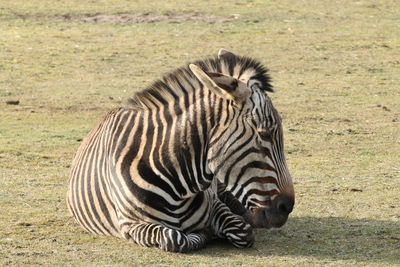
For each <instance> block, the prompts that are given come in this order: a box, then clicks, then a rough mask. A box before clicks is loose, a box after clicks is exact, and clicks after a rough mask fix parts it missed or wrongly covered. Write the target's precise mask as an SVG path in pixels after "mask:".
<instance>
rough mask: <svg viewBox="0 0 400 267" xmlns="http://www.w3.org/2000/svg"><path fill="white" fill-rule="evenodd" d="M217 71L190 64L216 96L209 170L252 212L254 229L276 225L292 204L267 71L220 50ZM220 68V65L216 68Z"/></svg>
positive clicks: (292, 199)
mask: <svg viewBox="0 0 400 267" xmlns="http://www.w3.org/2000/svg"><path fill="white" fill-rule="evenodd" d="M218 60H219V62H217V64H216V67H214V68H211V67H209V68H207V66H201V67H202V68H200V67H198V66H196V65H193V64H192V65H190V69H191V71H192V72H193V73H194V74H195V76H196V77H197V78H198V79H199V80H200V81H201V82H202V84H203V85H204V86H205V87H207V88H208V89H209V90H211V91H213V92H214V93H215V94H216V95H217V96H219V97H217V98H216V99H217V100H216V102H218V106H219V107H218V110H220V114H219V123H217V124H216V125H215V126H214V128H213V129H211V137H210V141H209V151H208V167H209V169H210V171H211V172H212V173H213V174H214V175H215V176H216V178H217V179H218V180H219V181H220V182H222V183H223V184H224V185H226V189H227V190H229V191H231V192H232V193H233V195H235V196H236V197H237V198H238V199H239V200H240V201H241V203H242V204H243V205H244V206H245V207H246V208H247V209H248V210H250V211H251V213H252V219H253V224H254V225H255V226H257V227H264V228H271V227H281V226H282V225H284V224H285V222H286V220H287V218H288V215H289V213H290V212H291V211H292V209H293V206H294V188H293V184H292V178H291V176H290V173H289V170H288V168H287V165H286V161H285V155H284V145H283V130H282V119H281V117H280V115H279V113H278V112H277V110H276V109H275V108H274V106H273V105H272V102H271V100H270V98H269V97H268V95H267V93H266V91H272V89H271V86H270V85H269V77H268V76H267V74H266V69H265V68H263V67H262V66H261V64H259V63H258V62H256V61H254V60H251V59H249V58H245V57H238V56H236V55H234V54H232V53H231V52H228V51H226V50H221V51H220V52H219V55H218ZM218 64H219V65H218Z"/></svg>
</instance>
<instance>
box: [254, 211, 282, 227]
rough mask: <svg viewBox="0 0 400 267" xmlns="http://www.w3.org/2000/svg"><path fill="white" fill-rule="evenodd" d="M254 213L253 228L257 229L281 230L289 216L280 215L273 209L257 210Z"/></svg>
mask: <svg viewBox="0 0 400 267" xmlns="http://www.w3.org/2000/svg"><path fill="white" fill-rule="evenodd" d="M252 213H253V226H254V227H256V228H267V229H269V228H273V227H274V228H279V227H282V226H283V225H284V224H285V223H286V221H287V219H288V214H279V213H277V212H276V211H274V209H273V208H257V209H254V210H253V212H252Z"/></svg>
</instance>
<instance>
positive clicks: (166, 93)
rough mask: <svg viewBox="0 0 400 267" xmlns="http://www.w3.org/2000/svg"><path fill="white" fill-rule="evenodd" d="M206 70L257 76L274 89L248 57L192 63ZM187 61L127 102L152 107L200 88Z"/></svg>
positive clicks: (264, 71) (263, 70) (264, 86)
mask: <svg viewBox="0 0 400 267" xmlns="http://www.w3.org/2000/svg"><path fill="white" fill-rule="evenodd" d="M194 64H196V65H197V66H199V67H200V68H201V69H203V70H204V71H206V72H218V73H223V74H225V75H230V76H232V77H235V78H238V79H239V78H240V77H242V76H244V75H246V76H248V77H247V78H252V79H257V80H258V81H259V82H261V85H262V86H261V89H262V90H264V91H269V92H273V89H272V86H271V84H270V80H271V79H270V77H269V75H268V73H267V72H268V70H267V69H266V68H265V67H264V66H263V65H262V64H261V63H260V62H258V61H256V60H254V59H252V58H249V57H239V56H236V57H230V58H222V59H219V58H217V57H215V58H208V59H204V60H199V61H196V62H194ZM188 66H189V64H187V65H186V66H185V67H181V68H178V69H176V70H174V71H172V72H170V73H168V74H166V75H164V76H163V78H162V79H159V80H156V81H155V82H154V83H153V84H152V85H151V86H150V87H148V88H146V89H144V90H141V91H139V92H136V93H135V94H134V95H133V97H131V98H129V99H128V104H129V106H130V107H132V108H141V109H143V108H145V109H151V108H152V107H157V106H160V105H167V104H168V103H170V101H171V100H172V101H174V100H175V101H176V100H177V99H179V98H180V97H181V96H183V95H184V94H187V93H189V92H191V91H193V90H196V89H200V88H202V86H200V81H199V80H197V78H196V76H194V74H193V73H192V72H191V71H190V69H189V67H188Z"/></svg>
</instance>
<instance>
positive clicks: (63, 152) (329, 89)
mask: <svg viewBox="0 0 400 267" xmlns="http://www.w3.org/2000/svg"><path fill="white" fill-rule="evenodd" d="M399 9H400V4H399V3H398V2H397V1H390V0H380V1H327V0H326V1H325V0H321V1H306V2H305V1H274V2H269V3H265V1H256V0H254V1H204V2H199V1H190V2H188V1H162V2H157V3H154V4H153V3H152V2H149V1H135V2H130V1H125V0H119V1H106V0H103V1H90V2H89V1H77V0H74V1H72V0H71V1H64V2H55V1H50V0H47V1H39V0H34V1H22V0H19V1H2V2H1V3H0V32H1V35H0V51H1V53H0V206H1V207H2V210H1V212H0V265H13V266H28V265H47V266H54V265H83V266H92V265H93V266H98V265H100V266H125V265H158V266H170V265H171V266H210V265H211V266H212V265H214V266H221V265H222V266H240V265H243V266H257V265H258V266H265V265H268V266H310V265H324V266H325V265H328V266H329V265H335V266H344V265H355V266H361V265H371V266H382V265H387V266H392V265H400V204H399V203H400V196H399V189H400V164H399V157H400V153H399V151H400V145H399V143H400V88H399V84H400V53H399V51H400V27H399V25H400V18H399V16H398V10H399ZM146 13H150V14H154V16H168V15H170V14H198V16H204V17H221V18H231V17H233V18H235V19H233V20H230V21H226V22H218V21H216V22H214V23H210V22H207V21H206V22H205V21H201V20H197V21H193V20H192V21H190V20H189V21H181V22H179V21H178V22H176V21H175V22H173V23H172V22H168V21H159V22H156V23H136V24H134V23H124V22H119V23H114V22H106V21H103V22H102V23H96V22H95V21H89V22H84V21H71V20H68V19H66V20H60V19H56V18H60V17H70V18H81V17H85V16H86V17H87V16H91V15H94V14H103V15H107V16H118V14H133V15H134V14H146ZM199 14H200V15H199ZM221 47H224V48H227V49H229V50H232V51H234V52H236V53H238V54H245V55H251V56H254V57H256V58H258V59H260V60H261V61H262V62H265V64H266V65H267V66H268V67H269V68H270V70H271V75H272V77H273V84H274V86H275V88H276V91H277V92H276V93H274V94H273V95H272V98H273V100H274V103H275V106H276V107H277V108H278V109H279V110H280V111H281V113H282V114H283V117H284V125H285V137H286V152H287V154H288V164H289V167H290V169H291V172H292V175H293V177H294V180H295V189H296V193H297V203H296V207H295V210H294V212H293V214H292V216H291V218H290V219H289V221H288V223H287V225H285V226H284V227H283V228H281V229H277V230H271V231H267V230H257V242H256V244H255V246H254V247H253V248H251V249H245V250H237V249H235V248H232V247H231V246H229V245H228V244H225V243H213V244H211V245H210V246H208V247H207V248H206V249H204V250H201V251H199V252H196V253H192V254H189V255H181V254H169V253H164V252H161V251H159V250H156V249H146V248H142V247H139V246H136V245H133V244H128V243H126V242H125V241H123V240H118V239H114V238H106V237H100V236H92V235H90V234H86V233H85V232H84V231H83V230H81V228H80V227H79V226H78V225H77V224H75V223H74V221H73V220H72V218H71V217H69V216H68V213H67V210H66V206H65V204H64V197H65V192H66V187H67V179H68V170H69V164H70V160H71V159H72V157H73V155H74V153H75V150H76V149H77V147H78V145H79V141H78V140H80V139H81V138H82V137H84V136H85V134H86V133H87V131H88V130H89V129H90V128H91V126H92V125H94V124H95V123H96V122H97V120H98V119H100V117H101V116H102V115H103V114H104V113H105V112H106V111H107V110H109V109H111V108H112V107H115V106H118V105H121V103H123V101H124V100H125V99H126V98H127V97H128V96H130V95H131V94H132V93H133V92H134V91H135V90H138V89H140V88H143V87H144V86H145V85H147V84H149V83H150V82H151V81H152V80H154V79H155V78H157V77H160V75H161V74H162V73H164V72H166V71H168V70H170V69H171V68H175V67H178V66H180V65H182V64H183V63H185V62H187V61H188V60H195V59H198V58H201V57H203V56H209V55H214V54H215V53H216V52H217V50H218V49H219V48H221ZM10 100H13V101H16V100H19V101H20V103H19V105H7V104H6V101H10Z"/></svg>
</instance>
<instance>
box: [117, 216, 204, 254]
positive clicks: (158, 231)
mask: <svg viewBox="0 0 400 267" xmlns="http://www.w3.org/2000/svg"><path fill="white" fill-rule="evenodd" d="M122 232H123V236H124V237H125V238H126V239H128V240H131V241H133V242H135V243H137V244H139V245H141V246H145V247H157V248H160V249H162V250H165V251H170V252H189V251H192V250H197V249H200V248H203V247H204V246H205V245H206V243H207V242H208V241H209V240H210V234H209V233H206V232H196V233H187V234H186V233H184V232H181V231H178V230H175V229H171V228H168V227H165V226H162V225H159V224H152V223H144V222H138V223H132V224H129V225H125V226H124V227H123V228H122Z"/></svg>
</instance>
